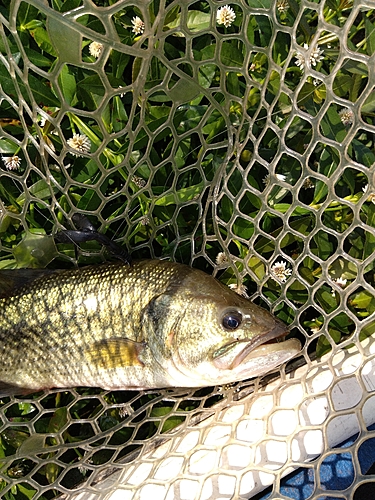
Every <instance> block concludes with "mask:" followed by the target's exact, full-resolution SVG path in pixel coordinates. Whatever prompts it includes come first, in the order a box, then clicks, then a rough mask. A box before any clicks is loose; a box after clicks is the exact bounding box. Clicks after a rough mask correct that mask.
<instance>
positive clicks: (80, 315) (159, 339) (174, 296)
mask: <svg viewBox="0 0 375 500" xmlns="http://www.w3.org/2000/svg"><path fill="white" fill-rule="evenodd" d="M27 271H28V270H24V269H23V270H20V272H21V273H22V275H23V276H27ZM25 272H26V275H25ZM11 273H17V271H8V276H9V275H10V274H11ZM4 275H5V273H4V274H3V278H4ZM39 275H40V276H39ZM13 276H16V274H14V275H13ZM1 278H2V274H1V272H0V283H1ZM3 281H4V280H3ZM3 295H6V296H4V297H3V298H1V299H0V311H1V315H0V353H1V354H0V393H1V394H20V393H25V392H26V393H27V392H32V391H36V390H40V389H44V388H52V387H57V388H68V387H75V386H90V387H102V388H103V389H110V390H112V389H145V388H162V387H171V386H173V387H204V386H210V385H217V384H225V383H230V382H235V381H238V380H242V379H246V378H250V377H254V376H257V375H260V374H263V373H265V372H267V371H269V370H271V369H273V368H275V367H277V366H278V365H279V364H281V363H283V362H284V361H286V360H288V359H290V358H291V357H292V356H294V355H295V354H297V353H298V352H299V350H300V348H301V347H300V343H299V341H298V340H297V339H290V340H287V341H283V342H282V341H279V340H280V337H281V338H282V337H284V336H285V335H286V334H287V333H288V331H287V328H286V326H285V325H284V324H282V323H281V322H280V321H279V320H277V319H276V318H275V317H273V316H272V315H271V314H269V313H268V312H267V311H265V310H263V309H261V308H259V307H258V306H256V305H254V304H253V303H252V302H250V301H249V300H247V299H245V298H243V297H241V296H239V295H238V294H236V293H235V292H234V291H232V290H230V289H229V288H228V287H226V286H225V285H223V284H221V283H220V282H219V281H217V280H216V279H215V278H213V277H212V276H209V275H207V274H205V273H204V272H202V271H199V270H197V269H192V268H190V267H188V266H185V265H182V264H176V263H172V262H167V261H158V260H144V261H136V262H134V263H133V265H132V266H128V265H125V264H124V263H109V264H102V265H99V266H88V267H84V268H80V269H73V270H67V271H56V272H51V271H43V270H40V271H35V270H31V276H30V277H29V279H28V280H26V282H25V283H24V284H23V285H21V286H18V287H16V288H15V289H14V290H12V291H9V290H7V291H6V293H4V291H3Z"/></svg>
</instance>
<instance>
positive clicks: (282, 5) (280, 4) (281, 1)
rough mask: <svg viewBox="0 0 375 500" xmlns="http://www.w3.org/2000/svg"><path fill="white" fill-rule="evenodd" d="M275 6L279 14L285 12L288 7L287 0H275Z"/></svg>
mask: <svg viewBox="0 0 375 500" xmlns="http://www.w3.org/2000/svg"><path fill="white" fill-rule="evenodd" d="M276 8H277V10H278V11H279V12H280V14H282V13H283V12H286V11H287V10H288V9H289V4H288V0H277V2H276Z"/></svg>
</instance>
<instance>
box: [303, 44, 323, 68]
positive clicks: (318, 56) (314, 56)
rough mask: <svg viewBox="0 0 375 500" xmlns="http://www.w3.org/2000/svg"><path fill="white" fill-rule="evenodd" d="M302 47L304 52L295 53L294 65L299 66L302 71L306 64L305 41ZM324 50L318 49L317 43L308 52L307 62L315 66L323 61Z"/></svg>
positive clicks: (307, 47)
mask: <svg viewBox="0 0 375 500" xmlns="http://www.w3.org/2000/svg"><path fill="white" fill-rule="evenodd" d="M303 48H304V49H305V52H304V53H303V52H297V54H296V66H299V68H300V70H301V71H303V70H304V69H305V66H306V55H307V54H306V52H307V51H308V49H309V46H308V45H307V43H304V44H303ZM323 53H324V50H323V49H320V48H319V46H318V45H317V46H316V47H315V48H314V49H313V50H312V51H311V54H310V57H309V62H310V65H311V66H316V65H317V64H318V62H320V61H323V59H324V56H323Z"/></svg>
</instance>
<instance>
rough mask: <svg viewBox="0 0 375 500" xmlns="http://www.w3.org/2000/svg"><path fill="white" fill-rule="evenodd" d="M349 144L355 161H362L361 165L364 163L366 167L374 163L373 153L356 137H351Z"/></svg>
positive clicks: (374, 156)
mask: <svg viewBox="0 0 375 500" xmlns="http://www.w3.org/2000/svg"><path fill="white" fill-rule="evenodd" d="M351 146H352V148H353V151H354V154H355V158H356V160H357V162H358V163H362V165H365V166H366V167H369V168H370V167H372V165H373V164H374V163H375V155H374V153H373V152H372V151H371V150H370V149H369V148H368V147H367V146H365V145H364V144H363V143H362V142H361V141H359V140H358V139H353V140H352V142H351Z"/></svg>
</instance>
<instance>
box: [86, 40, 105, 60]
mask: <svg viewBox="0 0 375 500" xmlns="http://www.w3.org/2000/svg"><path fill="white" fill-rule="evenodd" d="M89 52H90V54H91V55H92V56H93V57H96V58H98V57H99V56H100V54H101V53H102V52H103V44H102V43H99V42H91V43H90V45H89Z"/></svg>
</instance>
